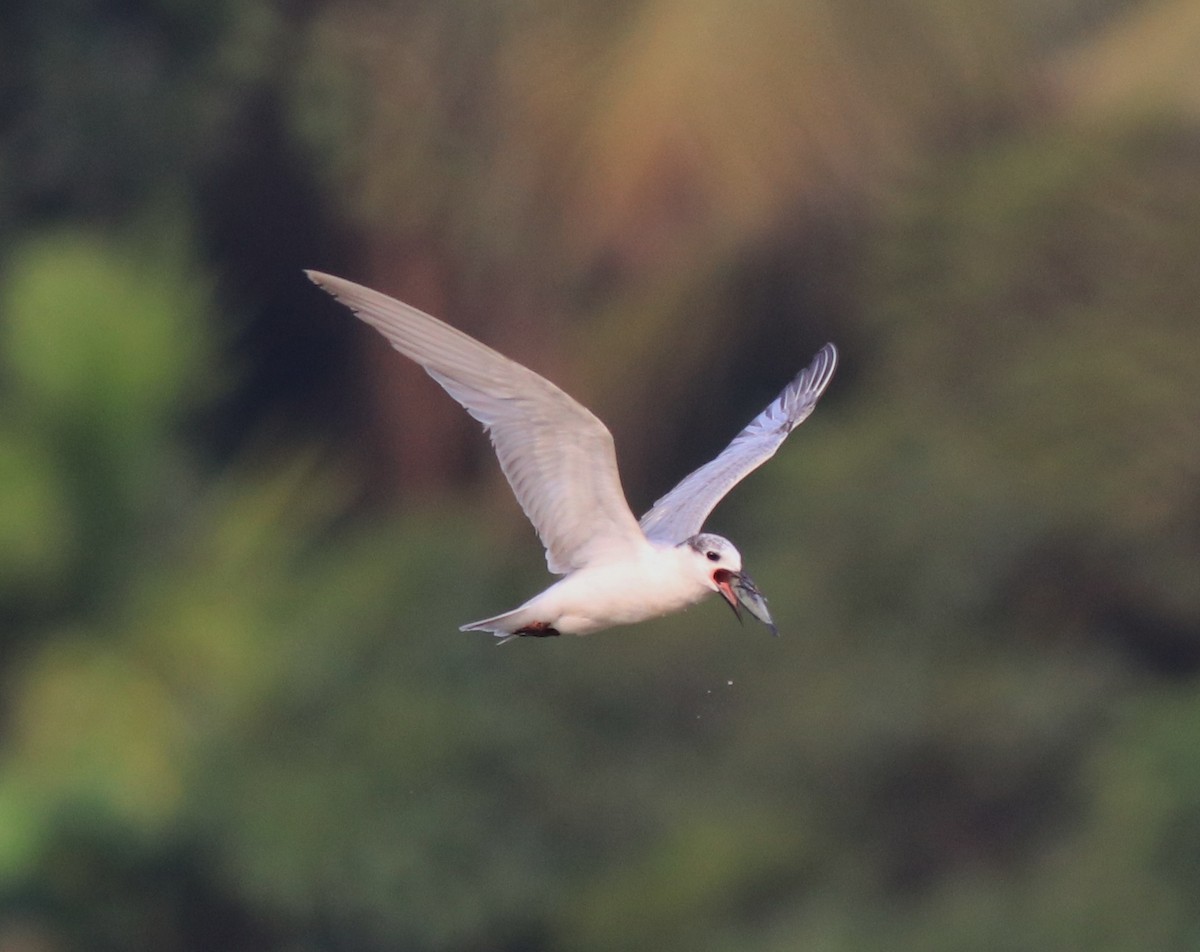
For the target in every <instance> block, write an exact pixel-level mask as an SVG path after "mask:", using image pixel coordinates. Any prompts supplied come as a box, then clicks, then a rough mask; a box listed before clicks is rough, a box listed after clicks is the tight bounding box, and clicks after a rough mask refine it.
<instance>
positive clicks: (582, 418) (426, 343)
mask: <svg viewBox="0 0 1200 952" xmlns="http://www.w3.org/2000/svg"><path fill="white" fill-rule="evenodd" d="M306 274H307V275H308V277H309V278H310V280H312V281H313V283H315V284H316V285H317V286H318V287H321V288H323V289H324V290H326V291H328V292H329V293H330V294H332V295H333V296H334V297H335V298H337V299H338V300H339V301H341V303H343V304H344V305H346V306H347V307H348V308H350V310H351V311H353V312H354V313H355V314H356V315H357V316H358V317H360V318H362V320H364V321H366V322H367V323H368V324H370V325H371V326H372V327H374V328H375V329H376V330H378V331H379V332H380V333H381V334H383V336H384V337H386V338H387V339H388V340H389V341H390V342H391V344H392V346H393V347H395V348H396V350H398V351H400V353H402V354H404V355H405V356H407V357H411V358H412V359H413V360H415V361H416V362H417V363H418V364H420V365H421V366H422V367H424V368H425V370H426V372H427V373H428V374H429V376H431V377H432V378H433V379H434V380H436V381H437V382H438V383H439V384H441V385H442V387H443V388H444V389H445V390H446V392H447V393H449V394H450V396H452V397H453V398H454V399H455V400H457V401H458V402H459V403H461V404H462V405H463V407H465V408H466V410H467V412H468V413H470V414H471V416H473V417H474V418H475V419H476V420H478V421H479V422H480V423H482V424H483V425H484V427H486V428H487V431H488V435H489V436H490V437H491V440H492V445H493V446H494V447H495V449H496V455H497V456H498V457H499V459H500V468H501V469H503V470H504V475H505V476H506V477H508V482H509V485H510V486H512V490H513V492H514V493H515V494H516V497H517V502H519V503H520V504H521V508H522V509H523V510H524V511H525V515H526V516H528V517H529V521H530V522H532V523H533V527H534V528H535V529H536V530H537V534H538V536H539V537H540V538H541V540H542V544H543V545H544V546H545V547H546V564H547V565H548V566H549V568H550V571H551V572H555V573H558V574H562V573H565V572H570V571H572V570H574V569H578V568H582V567H583V566H585V565H588V564H591V563H594V562H599V561H606V560H609V559H615V558H620V557H621V556H622V555H623V554H625V553H628V552H630V551H631V550H634V549H636V548H637V547H638V546H640V545H644V544H645V536H644V535H643V534H642V532H641V530H640V529H639V528H638V525H637V522H636V521H635V520H634V518H633V513H632V512H630V511H629V504H628V503H627V502H626V501H625V494H624V492H623V491H622V489H621V478H620V475H619V473H618V472H617V457H616V452H615V450H614V449H613V440H612V435H611V434H610V433H609V432H608V428H607V427H606V426H605V425H604V424H603V423H601V422H600V420H599V419H597V418H596V416H595V415H594V414H592V413H591V412H590V411H589V410H588V409H587V408H586V407H584V406H582V405H581V404H580V403H578V402H577V401H575V400H573V399H572V398H571V397H569V396H567V395H566V394H565V393H563V392H562V391H561V390H560V389H559V388H558V387H556V386H555V385H554V384H552V383H551V382H550V381H549V380H546V379H545V378H544V377H541V376H539V375H538V374H535V373H534V372H533V371H532V370H529V369H528V368H527V367H522V366H521V365H520V364H518V363H516V362H515V361H512V360H509V359H508V358H507V357H504V356H503V355H501V354H498V353H496V351H494V350H492V349H491V348H490V347H488V346H486V345H484V344H481V343H480V342H479V341H477V340H475V339H474V338H473V337H469V336H468V335H466V334H464V333H463V332H462V331H459V330H456V329H455V328H453V327H451V326H450V325H449V324H445V323H443V322H442V321H439V320H438V319H437V318H435V317H431V316H430V315H428V314H426V313H424V312H423V311H418V310H417V309H416V308H415V307H409V306H408V305H407V304H402V303H401V302H400V301H397V300H395V299H394V298H390V297H387V296H386V295H383V294H380V293H379V292H378V291H372V290H371V289H370V288H365V287H363V286H362V285H359V284H354V283H352V282H350V281H346V280H343V279H342V278H335V277H333V276H331V275H327V274H321V273H319V272H316V271H308V272H306Z"/></svg>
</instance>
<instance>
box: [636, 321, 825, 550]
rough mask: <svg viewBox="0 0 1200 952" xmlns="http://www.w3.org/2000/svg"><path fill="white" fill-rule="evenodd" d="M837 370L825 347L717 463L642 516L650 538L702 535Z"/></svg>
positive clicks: (678, 539) (808, 410) (804, 414)
mask: <svg viewBox="0 0 1200 952" xmlns="http://www.w3.org/2000/svg"><path fill="white" fill-rule="evenodd" d="M836 366H837V348H835V347H834V346H833V344H826V345H825V346H824V347H822V348H821V349H820V350H819V351H818V352H817V355H816V356H815V357H814V358H813V360H812V362H811V363H810V364H809V365H808V366H807V367H805V368H804V369H803V370H802V371H800V373H799V374H798V375H797V376H796V379H795V380H793V381H792V382H791V383H790V384H788V385H787V387H785V388H784V390H783V393H781V394H780V395H779V396H778V397H777V398H776V399H775V401H774V402H773V403H771V405H770V406H768V407H767V408H766V409H765V410H763V412H762V413H760V414H759V415H758V416H756V417H755V418H754V419H753V420H752V421H751V422H750V425H749V426H747V427H746V428H745V429H744V430H742V432H741V433H739V434H738V435H737V436H735V437H734V438H733V442H731V443H730V444H729V445H728V446H727V447H725V449H724V450H723V451H722V452H721V454H720V455H719V456H717V458H716V459H714V460H712V461H711V462H709V463H705V464H704V465H703V466H701V467H700V468H699V469H698V470H696V471H695V472H694V473H692V474H691V475H689V476H687V477H686V478H684V480H683V481H682V482H681V483H680V484H679V485H678V486H676V487H675V488H674V489H672V490H671V491H670V492H669V493H667V494H666V495H665V496H663V497H662V498H661V499H659V500H658V502H656V503H655V504H654V506H653V508H651V509H650V511H649V512H647V513H646V514H645V515H644V516H642V519H641V527H642V531H643V532H645V533H646V535H647V537H649V538H650V539H654V540H656V541H660V542H670V543H673V544H678V543H680V542H682V541H683V540H685V539H690V538H691V537H692V536H694V535H695V534H696V533H698V532H699V531H700V530H701V529H702V528H703V527H704V520H705V519H707V518H708V514H709V513H710V512H712V511H713V509H714V508H715V507H716V505H717V503H719V502H720V501H721V500H722V499H724V498H725V496H726V494H727V493H728V492H729V491H730V490H731V489H733V487H734V486H736V485H737V484H738V483H740V482H741V481H742V480H743V479H745V477H746V476H748V475H749V474H750V473H752V472H753V471H754V470H756V469H757V468H758V467H759V466H761V465H762V464H763V463H765V462H766V461H767V460H769V459H770V458H771V457H772V456H774V455H775V451H776V450H777V449H778V448H779V446H780V444H781V443H783V441H784V440H785V439H787V436H788V434H789V433H791V432H792V430H794V429H795V428H796V427H797V426H799V425H800V424H801V423H803V422H804V421H805V420H806V419H807V418H808V415H809V414H810V413H812V411H813V408H814V407H815V406H816V405H817V401H818V400H819V399H820V398H821V394H822V393H824V391H825V388H826V387H827V386H828V385H829V381H830V380H831V379H832V377H833V371H834V368H835V367H836Z"/></svg>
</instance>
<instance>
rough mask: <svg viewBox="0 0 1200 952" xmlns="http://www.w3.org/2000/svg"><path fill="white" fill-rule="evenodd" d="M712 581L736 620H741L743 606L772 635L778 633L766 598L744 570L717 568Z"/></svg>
mask: <svg viewBox="0 0 1200 952" xmlns="http://www.w3.org/2000/svg"><path fill="white" fill-rule="evenodd" d="M713 581H714V582H716V583H717V591H719V592H720V593H721V597H722V598H724V599H725V601H727V602H728V603H729V607H730V608H732V609H733V613H734V615H736V616H737V620H738V621H741V620H742V609H743V608H744V609H746V611H748V612H749V613H750V615H751V617H753V618H757V619H758V620H759V621H761V622H762V623H763V624H764V625H766V626H767V627H768V628H770V629H771V634H772V635H776V636H778V635H779V629H778V628H776V627H775V622H774V621H773V620H772V619H771V612H770V611H769V610H768V609H767V600H766V599H765V598H764V597H763V593H762V592H760V591H759V590H758V586H757V585H755V584H754V580H753V579H752V578H750V576H749V575H747V574H746V573H745V572H730V571H729V570H728V569H719V570H718V571H716V572H714V573H713Z"/></svg>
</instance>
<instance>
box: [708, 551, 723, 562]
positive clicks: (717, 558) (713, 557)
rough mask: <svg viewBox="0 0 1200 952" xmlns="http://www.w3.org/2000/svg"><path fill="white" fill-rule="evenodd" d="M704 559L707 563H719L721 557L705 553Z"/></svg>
mask: <svg viewBox="0 0 1200 952" xmlns="http://www.w3.org/2000/svg"><path fill="white" fill-rule="evenodd" d="M704 557H705V558H706V559H708V561H710V562H720V561H721V556H720V555H719V554H718V553H716V552H712V551H709V552H705V553H704Z"/></svg>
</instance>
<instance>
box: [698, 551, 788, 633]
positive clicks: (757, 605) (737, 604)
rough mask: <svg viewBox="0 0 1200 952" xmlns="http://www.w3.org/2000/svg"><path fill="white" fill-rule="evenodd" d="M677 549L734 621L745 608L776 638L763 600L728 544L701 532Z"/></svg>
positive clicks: (740, 556) (774, 629)
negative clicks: (725, 604) (684, 551)
mask: <svg viewBox="0 0 1200 952" xmlns="http://www.w3.org/2000/svg"><path fill="white" fill-rule="evenodd" d="M681 548H686V549H687V550H688V561H689V562H690V563H691V565H692V566H693V567H694V569H695V571H696V572H697V573H698V574H700V575H701V576H702V577H703V580H704V584H705V586H706V587H708V588H710V589H712V590H713V591H714V592H720V593H721V597H722V598H724V599H725V601H726V602H728V603H729V607H730V608H732V609H733V613H734V615H736V616H737V619H738V621H741V619H742V612H741V610H742V609H743V608H745V609H746V611H748V612H749V613H750V614H751V615H752V616H753V617H755V618H757V619H758V620H759V621H761V622H762V623H763V624H764V625H766V626H767V627H768V628H770V629H771V634H774V635H777V634H779V630H778V629H777V628H776V627H775V622H773V621H772V620H771V613H770V612H769V611H768V610H767V600H766V599H765V598H763V595H762V593H761V592H760V591H759V590H758V586H756V585H755V584H754V581H753V580H752V579H751V578H750V576H749V575H747V574H746V573H745V572H743V571H742V554H741V553H740V552H738V550H737V548H736V547H735V546H734V544H733V543H732V542H730V541H729V540H728V539H725V538H723V537H721V536H719V535H713V534H712V533H711V532H701V533H700V534H699V535H694V536H692V537H691V538H690V539H688V540H686V541H685V542H684V543H683V544H682V546H681Z"/></svg>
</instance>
